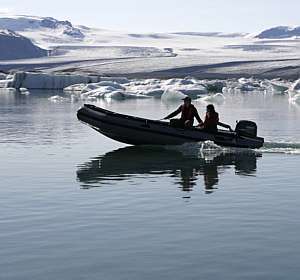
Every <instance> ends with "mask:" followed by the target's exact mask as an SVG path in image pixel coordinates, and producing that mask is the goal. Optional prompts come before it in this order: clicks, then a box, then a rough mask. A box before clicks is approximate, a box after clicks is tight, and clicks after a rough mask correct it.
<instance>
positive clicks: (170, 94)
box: [161, 89, 187, 101]
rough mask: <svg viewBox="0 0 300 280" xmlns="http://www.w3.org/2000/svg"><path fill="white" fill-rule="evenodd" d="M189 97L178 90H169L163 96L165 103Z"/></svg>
mask: <svg viewBox="0 0 300 280" xmlns="http://www.w3.org/2000/svg"><path fill="white" fill-rule="evenodd" d="M186 96H187V95H185V94H183V93H182V92H180V91H178V90H171V89H167V90H165V91H164V93H163V94H162V96H161V99H162V100H163V101H177V100H181V99H183V98H185V97H186Z"/></svg>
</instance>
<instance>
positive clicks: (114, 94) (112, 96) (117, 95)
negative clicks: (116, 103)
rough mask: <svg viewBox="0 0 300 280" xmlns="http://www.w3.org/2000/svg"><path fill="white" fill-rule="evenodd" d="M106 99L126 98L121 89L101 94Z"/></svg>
mask: <svg viewBox="0 0 300 280" xmlns="http://www.w3.org/2000/svg"><path fill="white" fill-rule="evenodd" d="M103 97H104V98H107V99H115V100H124V99H125V98H126V96H125V94H124V92H123V91H113V92H108V93H105V94H104V95H103Z"/></svg>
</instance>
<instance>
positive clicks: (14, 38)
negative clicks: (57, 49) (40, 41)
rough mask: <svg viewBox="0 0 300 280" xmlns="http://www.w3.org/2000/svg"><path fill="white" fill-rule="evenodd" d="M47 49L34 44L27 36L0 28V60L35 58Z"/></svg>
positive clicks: (42, 54)
mask: <svg viewBox="0 0 300 280" xmlns="http://www.w3.org/2000/svg"><path fill="white" fill-rule="evenodd" d="M47 54H48V51H47V50H44V49H42V48H40V47H38V46H36V45H34V44H33V43H32V42H31V41H30V40H29V39H28V38H26V37H24V36H22V35H20V34H18V33H16V32H14V31H10V30H1V29H0V60H7V59H20V58H37V57H42V56H47Z"/></svg>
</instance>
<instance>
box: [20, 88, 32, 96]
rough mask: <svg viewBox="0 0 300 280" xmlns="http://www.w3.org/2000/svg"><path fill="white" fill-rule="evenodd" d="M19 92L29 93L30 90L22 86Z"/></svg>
mask: <svg viewBox="0 0 300 280" xmlns="http://www.w3.org/2000/svg"><path fill="white" fill-rule="evenodd" d="M19 93H20V94H23V95H29V94H30V92H29V90H28V89H27V88H20V89H19Z"/></svg>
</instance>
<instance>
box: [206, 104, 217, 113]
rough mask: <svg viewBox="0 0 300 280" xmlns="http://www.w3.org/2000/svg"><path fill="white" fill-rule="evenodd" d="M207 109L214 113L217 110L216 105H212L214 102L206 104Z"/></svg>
mask: <svg viewBox="0 0 300 280" xmlns="http://www.w3.org/2000/svg"><path fill="white" fill-rule="evenodd" d="M206 111H207V112H208V113H213V112H215V107H214V105H212V104H209V105H207V106H206Z"/></svg>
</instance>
